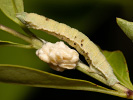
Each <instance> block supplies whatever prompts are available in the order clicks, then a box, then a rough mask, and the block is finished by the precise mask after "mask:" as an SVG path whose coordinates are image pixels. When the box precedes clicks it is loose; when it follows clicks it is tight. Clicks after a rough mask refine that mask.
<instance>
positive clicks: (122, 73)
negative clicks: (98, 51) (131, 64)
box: [103, 51, 133, 90]
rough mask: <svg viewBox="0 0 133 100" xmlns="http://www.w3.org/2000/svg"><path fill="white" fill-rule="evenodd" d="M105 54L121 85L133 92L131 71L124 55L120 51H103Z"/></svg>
mask: <svg viewBox="0 0 133 100" xmlns="http://www.w3.org/2000/svg"><path fill="white" fill-rule="evenodd" d="M103 54H104V55H105V57H106V58H107V60H108V62H109V63H110V65H111V66H112V68H113V71H114V74H115V75H116V77H117V78H118V79H119V81H120V83H121V84H123V85H124V86H125V87H127V88H129V89H131V90H133V85H132V83H131V81H130V78H129V71H128V67H127V64H126V60H125V58H124V55H123V54H122V52H120V51H114V52H109V51H103Z"/></svg>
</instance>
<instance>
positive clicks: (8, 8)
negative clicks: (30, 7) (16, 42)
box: [0, 0, 24, 24]
mask: <svg viewBox="0 0 133 100" xmlns="http://www.w3.org/2000/svg"><path fill="white" fill-rule="evenodd" d="M0 9H1V10H2V11H3V13H4V14H5V15H6V16H7V17H9V18H10V19H11V20H13V21H14V22H16V23H17V24H20V21H19V20H18V19H17V18H16V13H20V12H24V6H23V0H0Z"/></svg>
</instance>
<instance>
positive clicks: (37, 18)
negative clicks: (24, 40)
mask: <svg viewBox="0 0 133 100" xmlns="http://www.w3.org/2000/svg"><path fill="white" fill-rule="evenodd" d="M17 18H18V19H19V20H20V21H21V22H23V23H24V24H25V25H26V26H28V27H29V28H33V29H37V30H41V31H45V32H47V33H49V34H51V35H54V36H56V37H57V38H59V39H61V40H64V41H66V42H67V43H68V44H69V45H71V46H72V47H74V48H76V50H77V51H78V52H79V53H80V54H81V55H83V56H84V57H85V59H86V61H87V62H88V64H89V65H90V69H91V72H95V73H97V74H99V75H102V76H103V77H104V78H106V80H107V82H108V85H111V86H112V85H114V84H115V83H118V82H119V81H118V79H117V78H116V76H115V75H114V73H113V70H112V68H111V66H110V64H109V63H108V62H107V60H106V58H105V57H104V55H103V54H102V53H101V51H100V50H99V48H98V47H97V46H96V45H95V44H94V43H93V42H92V41H91V40H90V39H89V38H88V37H87V36H85V35H84V34H83V33H81V32H79V31H78V30H76V29H74V28H71V27H69V26H67V25H66V24H63V23H59V22H57V21H54V20H52V19H49V18H46V17H44V16H41V15H38V14H35V13H26V12H23V13H19V14H18V15H17Z"/></svg>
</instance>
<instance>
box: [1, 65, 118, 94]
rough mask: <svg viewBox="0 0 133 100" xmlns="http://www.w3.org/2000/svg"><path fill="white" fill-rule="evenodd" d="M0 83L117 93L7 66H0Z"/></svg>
mask: <svg viewBox="0 0 133 100" xmlns="http://www.w3.org/2000/svg"><path fill="white" fill-rule="evenodd" d="M0 82H5V83H15V84H23V85H28V86H34V87H47V88H57V89H70V90H85V91H95V92H101V93H106V94H111V93H113V95H116V94H117V93H118V92H116V91H112V90H109V89H106V88H103V87H101V86H98V85H96V84H94V83H91V82H89V81H85V80H79V79H71V78H66V77H62V76H59V75H55V74H51V73H48V72H45V71H41V70H37V69H33V68H28V67H23V66H17V65H7V64H0Z"/></svg>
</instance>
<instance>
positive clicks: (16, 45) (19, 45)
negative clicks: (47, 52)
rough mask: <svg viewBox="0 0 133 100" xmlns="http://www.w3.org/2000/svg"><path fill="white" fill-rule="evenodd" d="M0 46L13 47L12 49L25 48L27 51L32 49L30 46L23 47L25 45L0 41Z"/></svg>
mask: <svg viewBox="0 0 133 100" xmlns="http://www.w3.org/2000/svg"><path fill="white" fill-rule="evenodd" d="M2 46H14V47H20V48H27V49H33V47H32V46H31V45H25V44H19V43H14V42H10V41H1V40H0V47H2Z"/></svg>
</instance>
